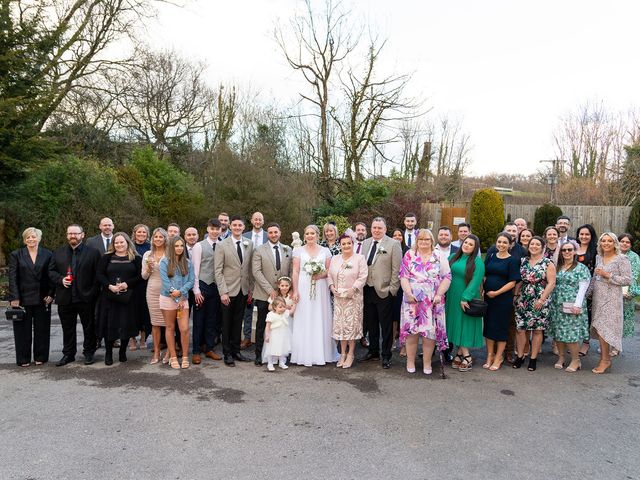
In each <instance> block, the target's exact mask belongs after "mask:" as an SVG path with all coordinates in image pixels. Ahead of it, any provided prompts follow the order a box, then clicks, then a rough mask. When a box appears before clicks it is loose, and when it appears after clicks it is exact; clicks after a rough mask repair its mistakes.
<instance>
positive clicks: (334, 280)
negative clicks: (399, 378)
mask: <svg viewBox="0 0 640 480" xmlns="http://www.w3.org/2000/svg"><path fill="white" fill-rule="evenodd" d="M339 242H340V248H341V250H342V253H341V254H339V255H336V256H335V257H332V258H331V264H330V265H329V275H328V276H327V284H328V285H329V290H331V293H333V338H334V339H335V340H338V341H339V342H340V360H338V362H337V363H336V367H342V368H349V367H351V365H353V361H354V358H355V352H356V340H358V339H360V338H362V311H363V308H364V301H363V297H362V289H363V288H364V285H365V283H366V282H367V274H368V272H369V271H368V268H367V260H366V259H365V258H364V255H359V254H357V253H355V252H354V250H353V239H352V238H351V236H349V235H342V236H341V237H340V239H339Z"/></svg>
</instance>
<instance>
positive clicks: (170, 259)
mask: <svg viewBox="0 0 640 480" xmlns="http://www.w3.org/2000/svg"><path fill="white" fill-rule="evenodd" d="M178 242H182V245H183V248H184V250H183V251H182V255H180V256H178V255H176V248H175V246H176V243H178ZM186 249H187V243H186V242H185V241H184V239H183V238H182V237H181V236H180V235H176V236H175V237H171V238H170V239H169V242H168V245H167V248H166V249H165V253H164V256H165V257H167V276H168V277H169V278H171V277H173V276H174V275H175V272H176V269H180V274H181V275H182V276H183V277H184V276H185V275H187V273H189V261H188V260H187V255H186V251H185V250H186Z"/></svg>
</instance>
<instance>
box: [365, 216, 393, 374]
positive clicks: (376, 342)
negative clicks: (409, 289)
mask: <svg viewBox="0 0 640 480" xmlns="http://www.w3.org/2000/svg"><path fill="white" fill-rule="evenodd" d="M386 233H387V224H386V222H385V220H384V218H382V217H376V218H374V219H373V222H371V237H369V238H367V239H366V240H365V241H364V243H363V244H362V247H363V253H364V255H365V257H366V259H367V265H368V267H369V274H368V276H367V283H366V285H365V287H364V289H363V294H364V322H365V323H366V325H367V326H368V330H369V351H368V353H367V354H366V355H365V356H364V358H363V359H362V360H364V361H368V360H379V359H380V357H382V368H390V367H391V344H392V343H393V300H394V296H395V295H396V293H397V292H398V289H399V288H400V279H399V277H398V273H399V272H400V263H401V262H402V248H401V247H400V243H399V242H398V241H396V240H393V239H392V238H389V237H388V236H387V235H386ZM380 332H382V352H380Z"/></svg>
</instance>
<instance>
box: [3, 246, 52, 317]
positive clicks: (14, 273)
mask: <svg viewBox="0 0 640 480" xmlns="http://www.w3.org/2000/svg"><path fill="white" fill-rule="evenodd" d="M52 258H53V253H52V252H51V250H47V249H46V248H42V247H38V253H37V255H36V262H35V263H33V262H32V261H31V256H30V255H29V250H27V247H22V248H19V249H18V250H14V251H13V252H11V255H10V256H9V301H11V300H19V301H20V305H27V306H34V305H42V304H43V299H44V297H47V296H53V295H54V293H55V288H54V286H53V284H52V283H51V281H50V280H49V264H50V263H51V259H52Z"/></svg>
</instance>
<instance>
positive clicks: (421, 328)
mask: <svg viewBox="0 0 640 480" xmlns="http://www.w3.org/2000/svg"><path fill="white" fill-rule="evenodd" d="M400 278H406V279H407V280H409V283H410V284H411V290H412V292H413V296H414V297H416V300H417V302H416V303H409V302H408V301H407V298H406V297H405V296H404V295H403V298H402V309H401V311H400V342H401V343H402V344H404V343H405V342H406V339H407V336H408V335H420V336H421V337H425V338H428V339H429V340H435V341H436V344H437V347H438V350H446V349H447V347H448V340H447V325H446V321H445V314H444V312H445V307H444V305H445V302H444V298H443V299H442V300H443V301H441V302H440V303H439V304H437V305H434V304H433V298H434V297H435V295H436V292H437V291H438V287H439V286H440V283H441V282H442V281H443V280H445V279H449V280H451V271H450V269H449V262H448V261H447V259H446V258H444V257H441V256H440V253H439V252H437V251H436V252H433V253H432V254H431V256H429V258H426V259H424V260H423V259H422V258H420V256H418V255H417V253H415V252H413V250H409V251H408V252H407V253H405V255H404V258H403V259H402V265H401V266H400Z"/></svg>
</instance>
